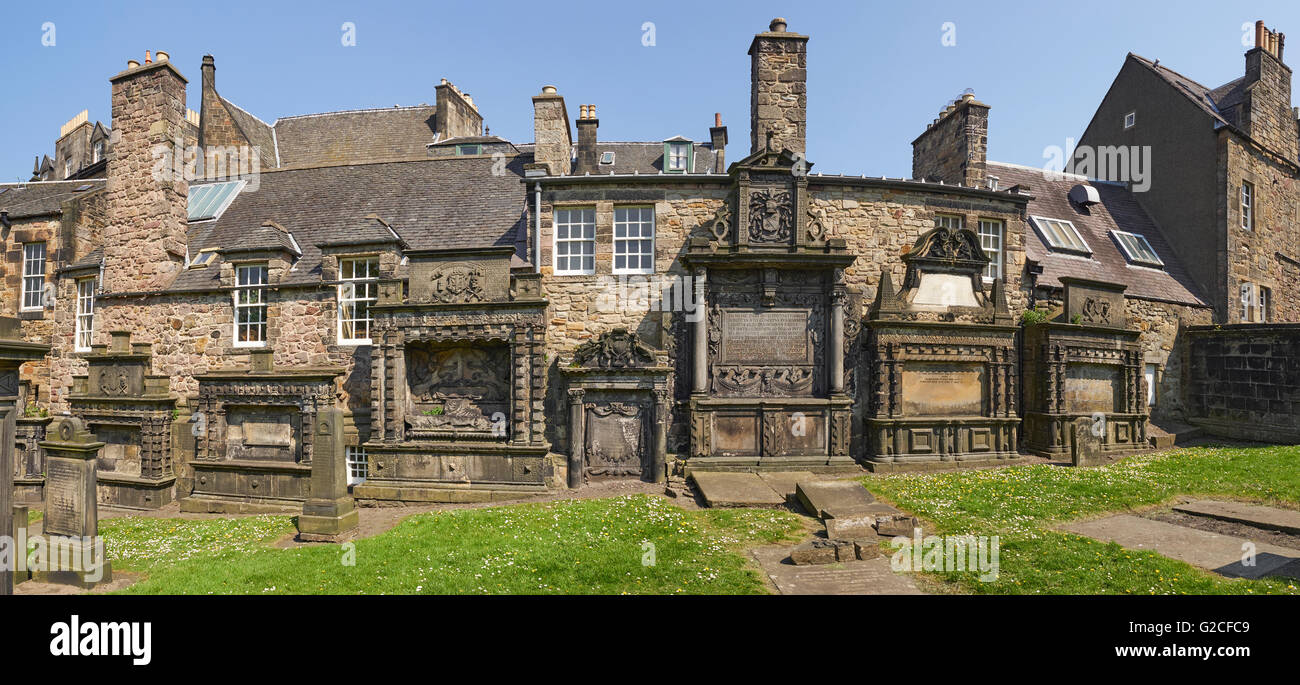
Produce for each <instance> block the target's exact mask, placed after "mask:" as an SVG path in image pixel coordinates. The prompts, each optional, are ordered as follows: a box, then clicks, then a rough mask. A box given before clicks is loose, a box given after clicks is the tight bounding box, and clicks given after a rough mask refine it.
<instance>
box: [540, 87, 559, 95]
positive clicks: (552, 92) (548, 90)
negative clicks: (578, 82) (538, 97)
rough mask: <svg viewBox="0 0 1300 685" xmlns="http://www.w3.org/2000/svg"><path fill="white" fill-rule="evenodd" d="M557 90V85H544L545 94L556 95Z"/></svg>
mask: <svg viewBox="0 0 1300 685" xmlns="http://www.w3.org/2000/svg"><path fill="white" fill-rule="evenodd" d="M556 92H557V91H556V90H555V86H542V94H543V95H555V93H556Z"/></svg>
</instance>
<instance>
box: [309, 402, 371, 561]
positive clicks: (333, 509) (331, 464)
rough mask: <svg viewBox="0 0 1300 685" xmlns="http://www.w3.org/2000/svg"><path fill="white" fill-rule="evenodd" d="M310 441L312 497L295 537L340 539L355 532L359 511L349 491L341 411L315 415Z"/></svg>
mask: <svg viewBox="0 0 1300 685" xmlns="http://www.w3.org/2000/svg"><path fill="white" fill-rule="evenodd" d="M312 440H313V441H314V442H315V447H314V449H313V450H312V460H311V497H310V498H309V499H308V500H307V501H306V503H304V504H303V506H302V514H301V515H299V516H298V537H299V538H300V539H302V540H309V541H316V542H339V541H341V540H345V539H347V538H348V537H351V535H352V534H353V533H354V532H355V531H356V527H357V520H358V514H357V510H356V507H355V506H354V504H353V502H352V495H349V494H348V480H347V462H346V461H345V459H344V454H343V412H342V411H340V410H338V409H325V410H322V411H320V412H317V414H316V426H315V428H314V430H313V435H312Z"/></svg>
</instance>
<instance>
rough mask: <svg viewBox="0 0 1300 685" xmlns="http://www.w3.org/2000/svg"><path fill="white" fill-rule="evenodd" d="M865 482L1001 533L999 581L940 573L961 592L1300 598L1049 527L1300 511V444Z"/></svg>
mask: <svg viewBox="0 0 1300 685" xmlns="http://www.w3.org/2000/svg"><path fill="white" fill-rule="evenodd" d="M864 482H865V483H866V485H867V487H868V488H869V489H870V490H871V491H872V492H874V493H876V494H878V495H882V496H884V497H885V498H887V499H890V500H892V501H893V502H894V503H895V504H897V505H898V506H899V507H900V508H902V509H905V510H907V511H910V512H913V513H915V514H917V515H919V516H921V517H922V518H925V519H927V520H929V521H931V522H932V523H934V524H935V525H936V526H937V528H938V530H937V531H936V532H938V533H940V534H966V533H969V534H974V535H998V536H999V538H1000V540H999V542H1000V547H1001V554H1000V559H999V562H1000V567H1001V568H1000V574H999V577H998V579H997V580H996V581H994V582H991V583H984V582H980V581H978V580H977V579H976V578H975V575H976V574H974V573H969V572H967V573H961V572H952V573H935V574H932V575H931V577H932V578H934V579H937V580H939V581H940V582H941V583H944V584H946V585H948V586H949V589H951V590H953V591H959V592H975V593H1013V594H1021V593H1064V594H1221V593H1241V594H1252V593H1254V594H1262V593H1286V594H1300V591H1297V587H1296V583H1295V582H1294V581H1287V580H1279V579H1264V580H1231V579H1226V578H1223V577H1221V576H1218V575H1215V574H1212V573H1209V572H1207V571H1203V570H1201V569H1198V568H1196V567H1193V566H1190V565H1188V564H1185V563H1183V562H1180V561H1175V560H1172V559H1169V558H1166V557H1163V556H1160V555H1158V554H1155V553H1153V552H1135V551H1131V550H1126V549H1124V548H1122V547H1120V546H1119V545H1117V544H1114V543H1103V542H1099V541H1096V540H1092V539H1090V538H1086V537H1082V536H1078V535H1072V534H1068V533H1062V532H1059V531H1055V530H1051V528H1053V527H1054V526H1056V525H1058V524H1060V523H1062V522H1065V521H1070V520H1077V519H1088V518H1096V517H1098V516H1100V515H1102V514H1105V513H1107V512H1114V511H1125V510H1134V509H1142V508H1146V507H1151V506H1155V505H1159V504H1161V503H1165V502H1168V501H1170V500H1172V499H1173V498H1174V497H1176V496H1178V495H1212V496H1216V497H1223V498H1231V499H1243V500H1252V501H1262V502H1266V503H1269V504H1274V505H1280V506H1283V507H1290V508H1297V507H1300V447H1259V448H1228V447H1213V448H1193V449H1180V450H1174V451H1171V452H1166V453H1162V454H1157V455H1148V456H1141V457H1133V458H1130V459H1127V460H1124V461H1121V462H1118V463H1116V464H1112V465H1109V466H1104V467H1100V468H1089V469H1076V468H1062V467H1059V466H1049V465H1045V464H1038V465H1033V466H1017V467H1010V468H1005V469H989V470H981V471H956V472H946V473H935V474H914V475H913V474H909V475H889V476H868V477H866V478H865V479H864ZM927 532H928V531H927Z"/></svg>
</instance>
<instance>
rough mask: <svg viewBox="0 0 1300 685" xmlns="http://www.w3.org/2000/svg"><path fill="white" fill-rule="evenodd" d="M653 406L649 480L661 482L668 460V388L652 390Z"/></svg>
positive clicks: (663, 478)
mask: <svg viewBox="0 0 1300 685" xmlns="http://www.w3.org/2000/svg"><path fill="white" fill-rule="evenodd" d="M654 398H655V406H654V412H653V413H652V414H651V416H653V417H654V422H655V426H654V454H653V457H652V461H651V463H650V480H651V482H654V483H662V482H663V481H664V480H665V474H664V470H665V466H666V465H667V464H666V462H667V461H668V390H667V388H662V387H657V388H655V390H654Z"/></svg>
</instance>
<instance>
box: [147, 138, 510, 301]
mask: <svg viewBox="0 0 1300 685" xmlns="http://www.w3.org/2000/svg"><path fill="white" fill-rule="evenodd" d="M493 166H494V162H493V160H492V159H490V158H487V157H446V158H438V159H429V160H419V161H411V162H388V163H376V164H353V165H343V166H332V167H314V168H307V169H284V170H276V171H267V172H264V173H263V174H262V175H261V176H260V177H259V186H258V188H257V189H256V190H255V191H245V192H242V193H240V194H239V195H238V196H237V197H236V198H235V200H234V201H233V202H232V203H231V205H230V207H229V208H227V209H226V211H225V213H224V214H222V215H221V217H220V218H219V219H217V220H215V221H207V222H201V223H195V224H191V225H190V227H189V233H188V245H189V251H190V254H191V255H195V254H198V252H199V251H200V250H204V249H209V248H217V249H219V250H233V249H237V248H244V247H248V248H257V249H288V248H287V247H286V245H288V243H287V241H288V238H287V236H288V235H292V237H293V239H294V240H295V241H296V246H297V248H298V249H300V250H301V253H302V257H301V259H300V260H298V261H297V262H296V263H295V264H294V267H293V269H292V270H291V271H290V272H289V273H288V274H287V275H286V276H285V278H284V280H282V281H281V283H290V284H293V283H301V284H307V283H318V282H320V279H321V273H320V259H321V246H324V245H338V244H347V243H352V244H366V243H369V244H373V243H376V242H396V241H395V240H394V237H393V233H394V232H396V233H397V234H398V235H399V236H400V239H401V240H404V241H405V242H406V243H407V244H408V245H409V246H410V248H411V249H415V250H425V249H440V248H471V247H490V246H503V245H509V246H512V247H513V246H515V245H516V243H517V237H518V233H517V232H518V231H519V230H521V224H522V222H523V220H524V219H523V217H524V201H525V194H524V188H523V185H522V184H521V183H520V182H519V181H520V179H521V178H522V176H523V161H522V159H521V158H520V157H512V158H509V162H508V163H507V165H506V170H507V172H506V173H505V174H502V175H499V176H498V175H494V174H493V173H492V169H493ZM375 217H378V218H379V219H382V221H383V222H386V223H387V224H388V225H389V226H391V227H392V231H390V230H389V229H388V227H387V226H384V225H383V224H382V223H380V222H379V221H377V220H376V219H375ZM267 222H274V223H275V224H276V225H278V226H279V227H283V229H284V231H280V230H279V229H278V228H277V227H276V226H268V225H267ZM286 232H287V233H286ZM289 251H290V252H292V250H289ZM219 273H220V269H219V268H216V264H215V263H214V264H209V265H208V266H206V267H203V268H198V269H187V270H185V271H183V272H182V273H181V274H180V275H179V276H178V277H177V279H176V280H175V281H174V282H173V283H172V285H171V289H172V290H183V289H195V288H200V289H201V288H215V287H216V286H217V285H218V276H219Z"/></svg>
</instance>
